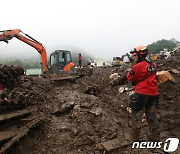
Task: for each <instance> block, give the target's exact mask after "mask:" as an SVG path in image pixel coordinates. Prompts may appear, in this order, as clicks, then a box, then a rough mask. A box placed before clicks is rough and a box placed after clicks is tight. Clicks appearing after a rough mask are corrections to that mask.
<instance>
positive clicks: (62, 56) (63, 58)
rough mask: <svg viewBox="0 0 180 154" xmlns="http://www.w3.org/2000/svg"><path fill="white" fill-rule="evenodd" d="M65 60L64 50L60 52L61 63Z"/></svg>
mask: <svg viewBox="0 0 180 154" xmlns="http://www.w3.org/2000/svg"><path fill="white" fill-rule="evenodd" d="M63 62H65V54H64V52H59V63H63Z"/></svg>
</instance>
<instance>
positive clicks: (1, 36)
mask: <svg viewBox="0 0 180 154" xmlns="http://www.w3.org/2000/svg"><path fill="white" fill-rule="evenodd" d="M14 37H15V38H17V39H18V40H20V41H22V42H24V43H26V44H28V45H30V46H31V47H33V48H35V49H36V50H37V51H38V52H39V54H40V56H41V69H42V75H43V76H44V77H46V78H48V79H49V80H51V81H57V80H68V79H76V78H79V77H82V76H83V75H84V74H83V73H81V74H78V73H77V72H76V70H75V63H73V62H72V56H71V52H70V51H67V50H56V51H54V52H52V53H51V54H50V59H49V62H48V60H47V52H46V49H45V47H44V45H43V44H42V43H40V42H39V41H37V40H35V39H34V38H32V37H31V36H30V35H28V34H26V33H24V32H22V31H21V30H20V29H11V30H3V31H0V41H4V42H6V43H8V42H9V40H11V39H12V38H14Z"/></svg>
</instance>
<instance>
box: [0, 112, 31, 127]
mask: <svg viewBox="0 0 180 154" xmlns="http://www.w3.org/2000/svg"><path fill="white" fill-rule="evenodd" d="M31 112H32V110H30V111H28V110H22V111H17V112H14V113H9V114H6V115H0V124H2V123H4V122H6V121H10V120H14V119H18V118H22V117H27V116H29V115H31Z"/></svg>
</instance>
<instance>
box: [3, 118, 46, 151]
mask: <svg viewBox="0 0 180 154" xmlns="http://www.w3.org/2000/svg"><path fill="white" fill-rule="evenodd" d="M41 121H42V119H35V120H33V121H31V122H29V123H28V124H27V125H25V126H24V127H22V128H21V129H19V131H18V133H17V135H16V136H15V137H13V138H12V139H11V140H10V141H9V142H7V143H6V144H4V145H3V146H2V147H1V149H0V153H2V154H3V153H7V152H8V151H9V150H10V149H11V147H12V146H13V145H15V144H16V143H18V142H19V141H20V140H21V139H22V137H24V136H25V135H27V134H28V132H29V130H30V129H31V128H32V127H35V126H36V125H38V124H39V123H40V122H41Z"/></svg>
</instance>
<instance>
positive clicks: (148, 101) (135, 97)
mask: <svg viewBox="0 0 180 154" xmlns="http://www.w3.org/2000/svg"><path fill="white" fill-rule="evenodd" d="M130 53H131V54H132V55H133V57H134V63H135V64H134V65H133V66H132V68H131V70H130V71H129V72H127V74H126V77H127V79H128V80H129V81H131V82H132V84H133V85H134V86H135V88H134V90H135V93H134V94H132V95H131V96H130V103H129V107H130V108H131V109H132V112H131V120H132V137H133V140H134V141H138V140H139V135H140V131H141V127H142V123H141V119H142V116H143V114H145V115H146V119H147V123H148V125H149V128H150V132H151V141H160V129H159V122H158V119H157V115H156V104H157V101H158V95H159V93H158V88H157V80H156V71H155V67H156V65H155V64H154V63H152V62H151V61H149V60H147V58H146V56H147V54H148V49H147V47H146V46H143V45H141V46H138V47H136V48H134V49H133V51H131V52H130Z"/></svg>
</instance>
